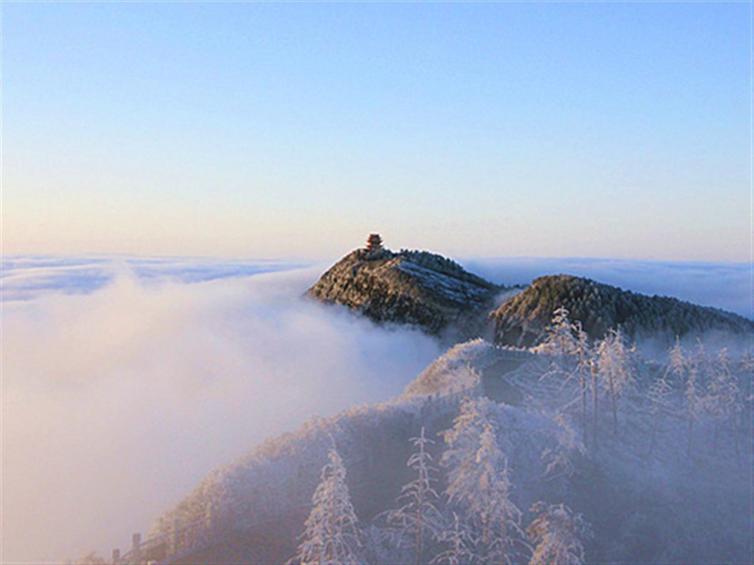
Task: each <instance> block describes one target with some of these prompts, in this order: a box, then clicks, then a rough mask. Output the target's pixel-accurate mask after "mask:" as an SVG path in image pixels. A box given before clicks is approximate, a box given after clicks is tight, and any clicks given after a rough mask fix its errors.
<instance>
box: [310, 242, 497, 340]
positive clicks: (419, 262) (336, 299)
mask: <svg viewBox="0 0 754 565" xmlns="http://www.w3.org/2000/svg"><path fill="white" fill-rule="evenodd" d="M501 290H503V287H500V286H498V285H495V284H493V283H491V282H488V281H486V280H484V279H482V278H480V277H478V276H476V275H473V274H471V273H469V272H467V271H466V270H464V269H463V267H461V266H460V265H459V264H457V263H455V262H454V261H451V260H450V259H446V258H445V257H442V256H440V255H435V254H433V253H428V252H426V251H406V250H402V251H399V252H393V251H389V250H387V249H377V250H373V251H369V250H366V249H359V250H356V251H353V252H351V253H349V254H348V255H346V256H345V257H343V259H341V260H340V261H338V262H337V263H336V264H335V265H334V266H333V267H332V268H330V269H329V270H328V271H327V272H326V273H325V274H324V275H322V277H321V278H320V279H319V281H318V282H317V283H316V284H315V285H314V286H313V287H312V288H310V289H309V291H308V292H307V294H308V296H310V297H312V298H314V299H316V300H319V301H321V302H325V303H333V304H341V305H343V306H346V307H348V308H351V309H353V310H356V311H358V312H360V313H362V314H363V315H365V316H367V317H368V318H370V319H371V320H373V321H375V322H393V323H400V324H411V325H415V326H417V327H419V328H421V329H423V330H424V331H426V332H427V333H430V334H433V335H439V334H442V333H444V332H445V331H446V330H450V331H454V330H457V331H458V332H460V334H461V335H463V336H465V337H466V336H471V335H475V334H479V333H480V332H481V331H482V326H483V325H484V324H485V323H486V318H487V316H486V313H487V312H489V310H490V309H491V308H492V307H493V306H494V299H495V296H496V295H497V294H498V293H499V292H500V291H501Z"/></svg>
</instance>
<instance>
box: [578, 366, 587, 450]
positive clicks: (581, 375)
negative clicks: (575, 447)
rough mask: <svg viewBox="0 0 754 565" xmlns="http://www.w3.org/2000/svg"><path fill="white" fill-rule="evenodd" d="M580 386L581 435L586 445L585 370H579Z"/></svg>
mask: <svg viewBox="0 0 754 565" xmlns="http://www.w3.org/2000/svg"><path fill="white" fill-rule="evenodd" d="M579 386H581V435H582V439H583V440H584V443H586V442H587V438H586V425H587V424H586V377H585V376H584V369H583V368H580V369H579Z"/></svg>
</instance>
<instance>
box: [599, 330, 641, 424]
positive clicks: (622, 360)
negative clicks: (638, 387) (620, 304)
mask: <svg viewBox="0 0 754 565" xmlns="http://www.w3.org/2000/svg"><path fill="white" fill-rule="evenodd" d="M597 367H598V369H599V375H600V378H601V379H602V384H603V387H604V388H605V389H606V390H607V394H608V396H609V397H610V407H611V409H612V413H613V433H615V434H617V433H618V399H619V398H620V397H621V395H622V394H623V392H624V391H625V389H626V388H627V387H628V386H629V385H630V384H631V383H632V382H633V369H632V367H631V360H630V359H629V350H628V347H626V343H625V340H624V338H623V333H622V332H621V331H620V329H618V330H610V331H609V332H608V334H607V335H606V336H605V338H604V339H603V340H602V341H600V342H599V344H598V345H597Z"/></svg>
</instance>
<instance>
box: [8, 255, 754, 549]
mask: <svg viewBox="0 0 754 565" xmlns="http://www.w3.org/2000/svg"><path fill="white" fill-rule="evenodd" d="M464 264H465V265H466V266H467V267H469V268H471V269H473V270H474V271H476V272H478V273H480V274H482V275H484V276H486V277H488V278H490V279H491V280H494V281H496V282H504V283H509V284H513V283H525V282H529V281H530V280H531V279H532V278H533V277H535V276H538V275H541V274H548V273H554V272H567V273H572V274H579V275H585V276H590V277H592V278H595V279H597V280H602V281H604V282H608V283H612V284H618V285H620V286H623V287H624V288H629V289H632V290H637V291H641V292H649V293H660V294H668V295H673V296H677V297H679V298H683V299H687V300H692V301H696V302H700V303H703V304H709V305H712V306H718V307H722V308H727V309H730V310H733V311H736V312H738V313H740V314H744V315H748V316H751V291H750V282H749V276H750V265H736V264H725V265H714V264H699V263H695V264H678V263H676V264H663V263H649V262H631V261H607V260H577V259H573V260H541V259H540V260H535V259H488V260H469V261H465V262H464ZM323 269H324V266H323V265H317V266H306V265H300V264H291V263H279V262H270V261H216V260H210V259H144V258H132V257H130V258H129V257H116V258H111V257H80V258H57V257H38V256H37V257H10V258H6V259H4V261H3V269H2V315H1V317H0V321H1V322H2V335H3V337H2V392H3V395H2V403H3V406H2V408H3V424H4V425H3V446H2V448H3V449H2V455H3V469H2V474H3V487H4V489H3V522H4V523H3V534H2V538H3V539H2V545H3V555H2V558H3V560H4V561H7V562H11V561H16V562H34V563H37V562H41V561H58V560H60V559H63V558H66V557H77V556H79V555H81V554H82V553H84V552H86V551H89V550H92V549H97V550H99V551H100V552H108V551H109V549H110V548H112V547H115V546H121V547H124V546H127V545H128V541H129V539H130V534H131V532H134V531H143V530H144V529H145V528H146V527H147V526H148V525H149V524H150V523H151V522H152V520H154V518H155V517H156V516H157V515H159V514H160V513H161V512H162V511H164V510H165V509H167V508H168V507H170V506H171V505H172V504H174V503H175V502H177V501H178V500H180V498H181V497H182V496H183V495H184V494H186V493H187V492H188V491H189V490H190V489H191V488H193V487H194V486H195V485H196V483H197V482H198V481H199V480H200V479H201V478H202V477H203V476H204V475H205V474H206V473H207V472H208V471H209V470H211V469H212V468H214V467H217V466H219V465H223V464H226V463H229V462H231V461H232V460H233V459H234V458H236V457H238V456H239V455H241V454H243V453H244V452H246V451H248V450H249V449H250V448H251V447H253V446H254V445H255V444H257V443H259V442H260V441H261V440H263V439H264V438H266V437H269V436H270V435H274V434H277V433H280V432H283V431H286V430H291V429H294V428H295V427H296V426H298V425H299V424H300V423H301V422H302V421H304V420H305V419H307V418H309V417H312V416H315V415H329V414H333V413H336V412H337V411H339V410H342V409H345V408H347V407H349V406H351V405H353V404H355V403H360V402H366V401H370V402H371V401H379V400H383V399H387V398H389V397H391V396H393V395H395V394H397V393H398V392H400V391H401V390H402V389H403V387H404V386H405V385H406V384H407V383H408V382H409V381H410V380H412V379H413V377H414V376H415V375H416V374H417V373H418V372H420V371H421V370H422V369H423V368H424V367H425V366H426V365H427V364H428V363H429V362H430V361H431V360H432V359H434V358H435V357H436V356H437V355H439V354H440V353H441V352H442V351H441V348H440V346H439V345H438V344H437V343H436V342H435V341H434V340H432V339H430V338H428V337H426V336H424V335H423V334H421V333H419V332H417V331H411V330H408V329H395V328H392V329H390V328H383V327H378V326H375V325H374V324H371V323H369V322H368V321H366V320H363V319H360V318H358V317H356V316H354V315H352V314H350V313H349V312H347V311H345V310H344V309H341V308H336V307H325V306H322V305H319V304H316V303H313V302H311V301H308V300H304V299H302V298H301V296H302V294H303V292H304V291H305V290H306V288H307V287H308V286H309V285H310V284H312V283H313V282H314V281H315V280H316V279H317V277H318V276H319V274H320V273H321V272H322V270H323Z"/></svg>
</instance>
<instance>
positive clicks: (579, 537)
mask: <svg viewBox="0 0 754 565" xmlns="http://www.w3.org/2000/svg"><path fill="white" fill-rule="evenodd" d="M531 510H532V512H534V513H535V514H537V517H536V518H535V519H534V521H533V522H532V523H531V524H530V525H529V527H528V528H527V530H526V531H527V533H528V534H529V539H530V540H532V542H533V543H534V551H533V553H532V556H531V559H530V560H529V565H582V564H583V563H585V557H584V541H585V540H587V539H589V538H590V537H591V536H592V533H591V528H590V527H589V524H587V522H586V521H585V520H584V518H583V517H582V516H581V514H574V513H573V512H571V510H570V508H568V507H567V506H565V505H564V504H557V505H555V504H545V503H544V502H537V503H536V504H535V505H534V506H532V509H531Z"/></svg>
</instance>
